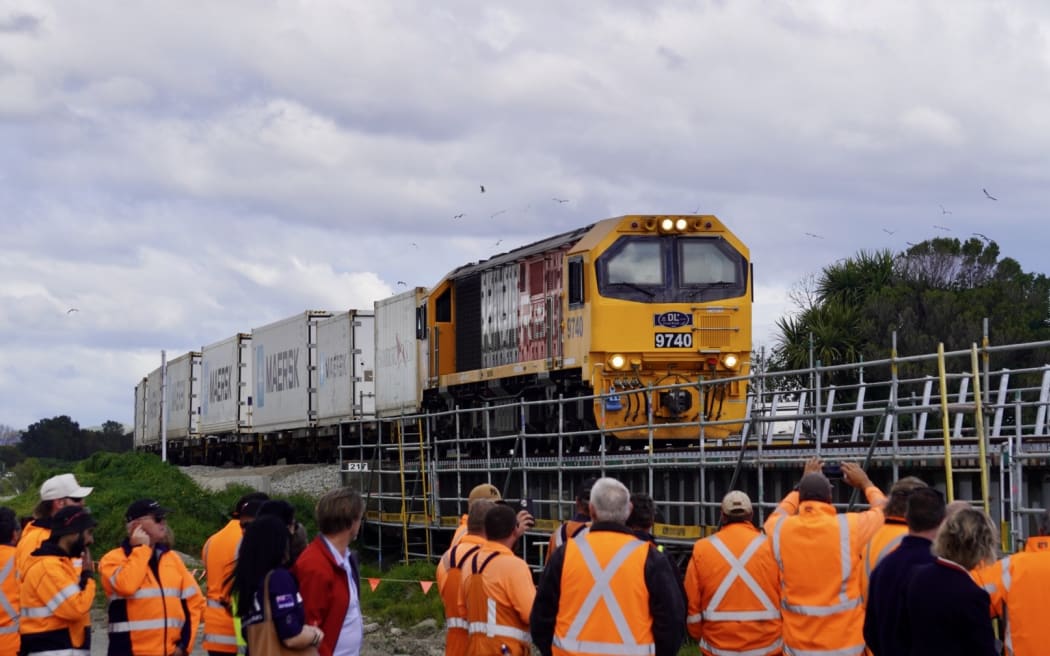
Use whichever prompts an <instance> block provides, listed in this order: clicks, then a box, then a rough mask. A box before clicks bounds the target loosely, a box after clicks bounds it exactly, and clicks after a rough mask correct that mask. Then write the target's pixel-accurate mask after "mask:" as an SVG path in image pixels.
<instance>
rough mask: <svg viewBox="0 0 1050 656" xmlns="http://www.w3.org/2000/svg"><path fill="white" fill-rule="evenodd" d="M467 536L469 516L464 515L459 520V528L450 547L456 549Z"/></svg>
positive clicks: (449, 544) (453, 535)
mask: <svg viewBox="0 0 1050 656" xmlns="http://www.w3.org/2000/svg"><path fill="white" fill-rule="evenodd" d="M466 534H467V516H466V515H463V516H462V517H460V518H459V526H457V527H456V532H455V533H453V534H452V542H449V543H448V546H449V547H454V546H456V545H457V544H459V543H460V541H461V540H462V539H463V536H464V535H466Z"/></svg>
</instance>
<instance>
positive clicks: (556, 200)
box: [551, 198, 569, 203]
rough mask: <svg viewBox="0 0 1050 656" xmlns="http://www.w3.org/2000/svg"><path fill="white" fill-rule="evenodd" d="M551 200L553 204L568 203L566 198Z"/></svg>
mask: <svg viewBox="0 0 1050 656" xmlns="http://www.w3.org/2000/svg"><path fill="white" fill-rule="evenodd" d="M551 200H553V201H554V202H555V203H568V202H569V199H568V198H552V199H551Z"/></svg>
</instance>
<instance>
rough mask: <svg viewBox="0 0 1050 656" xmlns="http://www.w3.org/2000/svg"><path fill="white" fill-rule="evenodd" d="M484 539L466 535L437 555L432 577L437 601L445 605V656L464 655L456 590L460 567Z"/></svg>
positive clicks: (464, 630)
mask: <svg viewBox="0 0 1050 656" xmlns="http://www.w3.org/2000/svg"><path fill="white" fill-rule="evenodd" d="M483 544H485V538H483V537H481V536H480V535H471V534H469V533H468V534H466V535H464V536H463V539H462V540H460V541H459V544H456V545H453V546H452V547H450V548H449V550H448V551H446V552H445V553H444V555H442V556H441V560H440V561H439V562H438V566H437V571H436V578H437V585H438V592H439V593H440V594H441V601H442V602H444V604H445V654H446V656H463V655H464V654H466V653H467V642H468V638H469V636H468V634H467V616H466V614H465V613H464V612H463V611H462V609H460V607H459V594H460V593H459V590H460V584H461V581H462V572H463V564H464V563H465V562H467V559H469V558H470V557H471V556H473V555H474V554H475V553H477V551H478V550H479V549H481V545H483Z"/></svg>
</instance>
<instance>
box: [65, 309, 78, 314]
mask: <svg viewBox="0 0 1050 656" xmlns="http://www.w3.org/2000/svg"><path fill="white" fill-rule="evenodd" d="M74 312H80V309H79V308H69V309H68V310H66V314H73V313H74Z"/></svg>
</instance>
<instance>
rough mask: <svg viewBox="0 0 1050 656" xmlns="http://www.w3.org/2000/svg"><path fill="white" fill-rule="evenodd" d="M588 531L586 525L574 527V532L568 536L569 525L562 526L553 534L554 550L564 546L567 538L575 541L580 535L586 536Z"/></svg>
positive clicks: (588, 527)
mask: <svg viewBox="0 0 1050 656" xmlns="http://www.w3.org/2000/svg"><path fill="white" fill-rule="evenodd" d="M590 530H591V527H590V526H587V525H586V524H580V525H579V526H577V527H576V531H575V532H574V533H573V534H572V535H569V525H568V524H562V525H561V528H559V529H558V530H557V531H556V532H555V533H554V548H555V549H557V548H558V547H560V546H561V545H563V544H565V543H566V542H567V541H568V540H569V538H573V539H576V538H577V537H579V536H581V535H587V533H588V532H589V531H590Z"/></svg>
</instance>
